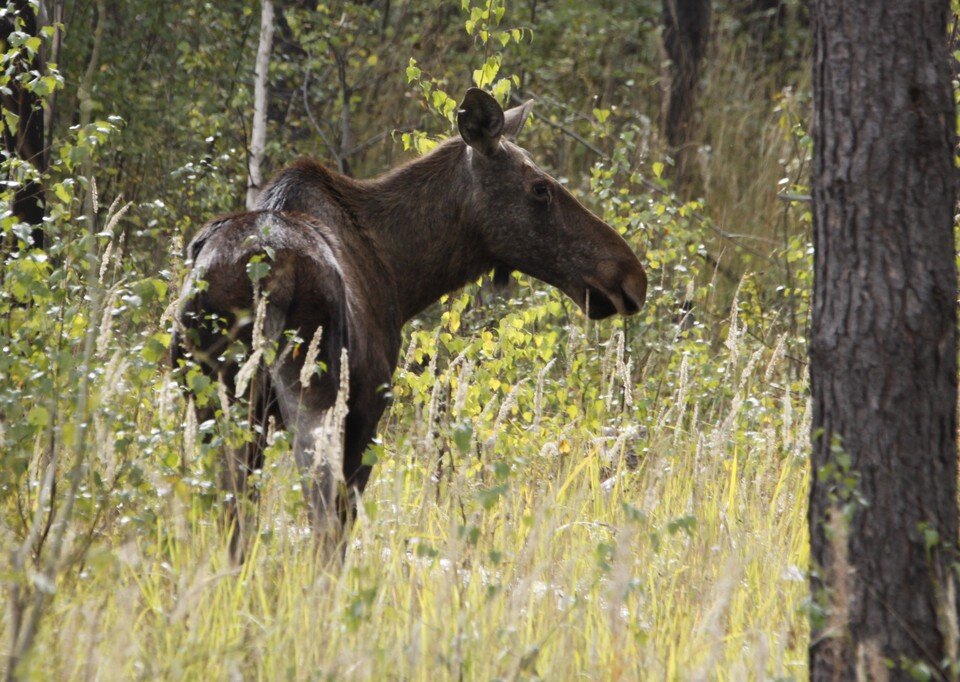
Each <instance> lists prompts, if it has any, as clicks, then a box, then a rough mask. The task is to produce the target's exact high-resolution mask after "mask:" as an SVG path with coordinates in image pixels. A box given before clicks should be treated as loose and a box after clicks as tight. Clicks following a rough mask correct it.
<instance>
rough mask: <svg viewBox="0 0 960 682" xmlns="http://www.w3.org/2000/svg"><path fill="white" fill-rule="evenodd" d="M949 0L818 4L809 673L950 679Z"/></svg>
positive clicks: (953, 364)
mask: <svg viewBox="0 0 960 682" xmlns="http://www.w3.org/2000/svg"><path fill="white" fill-rule="evenodd" d="M948 9H949V2H948V0H814V2H813V6H812V11H813V29H814V39H815V49H814V71H813V76H814V79H813V83H814V121H813V133H814V165H813V214H814V246H815V250H816V255H815V265H814V267H815V281H814V301H813V321H812V331H811V339H810V378H811V388H812V393H813V432H812V445H813V452H812V462H811V464H812V467H813V473H814V475H813V477H812V481H813V483H812V489H811V493H810V513H809V514H810V515H809V523H810V539H811V548H812V559H813V566H812V571H811V587H812V589H813V596H814V599H815V600H816V601H817V602H818V603H819V604H820V606H821V607H822V608H823V609H824V610H823V612H822V613H821V614H820V615H819V616H818V615H817V614H815V615H814V620H813V633H812V638H811V645H810V677H811V679H813V680H853V679H875V678H876V677H878V676H880V677H885V676H889V677H890V678H891V679H909V678H910V675H909V673H910V670H911V668H913V670H914V671H916V669H917V668H916V666H925V667H926V669H927V670H928V671H929V672H930V674H931V675H932V677H933V678H934V679H947V678H951V679H953V678H955V677H956V673H955V672H951V671H948V670H945V669H944V668H943V667H942V661H944V659H952V660H953V661H954V662H956V660H957V651H956V646H957V625H956V623H957V621H956V614H957V601H956V596H955V589H956V588H955V576H954V565H953V563H954V561H955V560H956V545H957V513H958V510H957V484H956V481H957V439H956V427H957V419H956V415H957V334H956V326H957V314H956V305H957V273H956V269H955V264H954V234H953V209H954V206H955V200H956V169H955V167H954V160H953V150H954V143H955V121H956V119H955V111H954V102H953V94H952V92H951V83H950V78H951V72H950V59H949V54H948V51H947V33H946V30H947V12H948ZM887 665H890V666H892V667H891V669H890V670H888V671H886V672H884V671H885V668H886V666H887Z"/></svg>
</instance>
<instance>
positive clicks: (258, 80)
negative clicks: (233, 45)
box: [247, 0, 273, 211]
mask: <svg viewBox="0 0 960 682" xmlns="http://www.w3.org/2000/svg"><path fill="white" fill-rule="evenodd" d="M272 50H273V0H262V3H261V12H260V42H259V45H258V46H257V62H256V71H255V72H254V83H253V128H252V130H251V132H250V164H249V169H250V170H249V173H250V177H249V179H248V180H247V210H251V211H252V210H253V209H254V208H256V205H257V197H258V196H259V195H260V190H261V189H262V187H263V170H262V168H261V166H262V165H263V155H264V147H265V146H266V142H267V98H268V94H269V91H268V87H269V86H268V81H267V76H268V73H269V71H270V52H271V51H272Z"/></svg>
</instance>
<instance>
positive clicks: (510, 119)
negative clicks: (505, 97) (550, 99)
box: [503, 99, 533, 140]
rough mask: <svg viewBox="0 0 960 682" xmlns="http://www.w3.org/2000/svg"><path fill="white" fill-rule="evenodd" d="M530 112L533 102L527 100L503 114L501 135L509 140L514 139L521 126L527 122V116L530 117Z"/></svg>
mask: <svg viewBox="0 0 960 682" xmlns="http://www.w3.org/2000/svg"><path fill="white" fill-rule="evenodd" d="M532 110H533V100H532V99H528V100H527V101H526V102H524V103H523V104H521V105H520V106H516V107H513V108H512V109H507V110H506V111H505V112H503V118H504V124H503V134H504V135H506V136H507V137H508V138H510V139H511V140H512V139H514V138H515V137H516V136H517V134H518V133H519V132H520V129H521V128H523V124H524V123H526V122H527V116H529V115H530V112H531V111H532Z"/></svg>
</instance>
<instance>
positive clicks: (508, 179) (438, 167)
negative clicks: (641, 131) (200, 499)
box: [177, 89, 646, 546]
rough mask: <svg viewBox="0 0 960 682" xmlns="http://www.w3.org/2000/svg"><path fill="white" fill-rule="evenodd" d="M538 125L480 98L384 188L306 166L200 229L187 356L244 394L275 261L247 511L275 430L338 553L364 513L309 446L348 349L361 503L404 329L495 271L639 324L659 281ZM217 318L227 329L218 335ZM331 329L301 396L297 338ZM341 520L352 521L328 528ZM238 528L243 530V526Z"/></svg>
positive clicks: (235, 484)
mask: <svg viewBox="0 0 960 682" xmlns="http://www.w3.org/2000/svg"><path fill="white" fill-rule="evenodd" d="M491 102H493V105H492V106H491V104H490V103H491ZM494 107H495V108H494ZM528 110H529V103H528V104H527V105H524V106H522V107H517V108H515V109H511V110H510V111H508V112H505V113H504V112H503V111H502V110H501V109H500V108H499V105H496V102H495V101H493V100H492V98H490V97H489V95H486V94H485V93H482V92H480V91H477V90H473V89H472V90H471V91H469V92H468V94H467V97H466V98H465V100H464V103H463V104H462V105H461V110H460V117H459V124H460V130H461V136H460V137H457V138H452V139H450V140H447V141H446V142H444V143H443V144H441V145H439V146H438V148H437V149H435V150H434V151H433V152H431V153H430V154H428V155H426V156H424V157H422V158H420V159H417V160H414V161H412V162H410V163H408V164H406V165H403V166H400V167H398V168H395V169H393V170H391V171H389V172H388V173H386V174H384V175H382V176H380V177H378V178H376V179H373V180H354V179H351V178H348V177H345V176H342V175H339V174H337V173H334V172H332V171H330V170H328V169H327V168H325V167H323V166H321V165H319V164H317V163H315V162H313V161H298V162H296V163H294V164H293V165H292V166H290V167H289V168H287V169H286V170H284V171H281V172H280V174H279V175H277V177H276V178H275V179H274V180H273V182H272V183H271V185H270V186H269V187H268V188H267V189H266V190H265V191H264V193H263V195H262V196H261V198H260V201H259V207H260V210H257V211H252V212H248V213H240V214H237V215H233V216H229V217H226V218H222V219H219V220H216V221H213V222H211V223H208V224H207V225H206V226H204V227H203V228H202V229H201V231H200V232H199V234H198V235H197V236H196V238H195V239H194V240H193V242H192V243H191V244H190V246H189V248H188V257H189V259H190V260H192V270H191V272H190V274H189V275H188V278H187V282H186V283H185V290H188V291H189V290H197V291H196V293H195V294H194V295H193V296H191V297H189V298H188V299H187V300H186V301H185V303H184V305H183V306H182V308H181V311H180V314H179V321H180V326H181V328H182V332H181V333H180V334H179V336H178V341H177V344H178V347H180V351H179V354H180V357H183V356H186V355H192V356H193V357H194V359H195V360H197V361H199V362H200V363H201V365H202V366H203V367H204V369H205V371H207V372H208V373H209V374H211V375H212V376H216V377H218V378H220V379H221V380H223V381H224V382H225V383H226V384H227V385H228V386H229V387H231V389H232V387H233V381H234V379H235V376H236V372H237V367H238V362H239V361H242V358H239V359H238V358H235V357H233V356H232V354H231V352H229V351H230V344H231V343H234V342H235V341H236V340H240V341H242V342H243V343H244V344H245V346H246V347H247V348H249V347H250V341H251V328H252V325H251V321H252V315H253V312H252V311H253V308H254V288H253V285H252V284H251V281H250V278H249V277H248V275H247V270H246V266H247V263H248V262H249V260H250V258H251V257H253V256H255V255H258V254H264V253H271V254H272V259H270V261H269V262H270V266H271V269H270V273H269V275H268V276H267V277H266V278H265V279H264V281H263V289H264V291H265V292H267V294H268V301H269V303H268V305H267V314H266V318H265V325H264V333H265V336H266V337H267V338H269V339H274V340H276V341H277V343H278V344H279V347H280V352H279V354H278V360H277V361H276V362H274V363H273V364H271V365H270V366H269V367H262V368H261V370H260V371H259V372H258V375H257V377H256V379H255V386H254V389H253V394H252V395H253V397H254V400H253V401H252V403H251V409H250V426H251V427H252V428H254V429H255V432H257V428H258V427H259V432H258V435H257V436H256V437H255V438H254V442H253V443H250V444H248V445H247V446H246V447H244V448H243V449H241V450H240V451H236V452H233V453H232V457H231V458H230V459H229V461H230V466H228V467H227V474H226V476H225V479H226V480H225V484H226V485H227V486H228V487H229V490H231V491H232V492H233V495H234V499H237V498H242V497H244V496H245V495H247V494H248V493H247V484H246V475H247V473H249V472H250V471H253V470H255V469H257V468H259V467H260V466H262V458H263V454H262V450H263V439H264V437H263V433H262V432H263V431H265V430H266V426H265V424H266V421H267V419H268V417H270V416H273V417H274V418H275V419H276V420H277V421H278V423H279V424H281V425H285V426H286V427H287V428H288V429H290V430H291V431H292V432H293V435H294V452H295V456H296V458H297V463H298V465H299V466H300V468H301V471H302V472H303V476H304V479H305V481H304V482H305V490H306V497H307V502H308V505H309V507H310V509H311V514H312V518H313V522H314V524H315V526H317V527H318V528H317V529H318V530H320V528H321V527H323V526H324V525H326V527H327V528H328V529H330V531H331V532H330V535H332V536H333V537H335V538H339V537H340V531H341V530H342V525H343V522H344V521H345V520H346V519H347V518H348V517H349V511H350V509H351V508H352V507H351V505H352V504H353V501H352V498H351V497H350V496H348V495H344V491H343V490H341V491H339V493H337V492H336V491H333V492H331V489H330V488H329V482H330V481H331V480H333V479H334V478H336V477H335V476H333V473H335V472H330V471H322V470H321V471H317V470H316V468H315V467H312V463H313V455H312V448H313V441H312V435H311V434H312V432H313V429H314V428H315V427H316V426H317V425H318V424H319V423H320V421H321V420H322V419H323V416H324V414H325V413H326V412H327V411H328V410H329V409H330V408H331V406H332V405H333V404H334V401H335V399H336V394H337V390H338V389H337V387H338V383H339V378H340V367H339V360H340V351H341V348H346V349H347V351H348V357H349V401H348V404H347V405H348V409H349V413H348V416H347V418H346V430H345V437H344V451H343V472H342V473H343V478H344V480H345V481H346V485H347V487H348V489H349V490H350V491H351V495H354V494H359V493H360V492H361V491H362V490H363V488H364V486H365V485H366V482H367V479H368V477H369V475H370V467H369V466H366V465H364V464H363V463H362V456H363V452H364V450H365V449H366V447H367V445H369V443H370V442H371V440H372V439H373V437H374V436H375V434H376V428H377V423H378V421H379V419H380V416H381V414H382V413H383V410H384V408H385V407H386V405H387V396H388V388H389V385H390V381H391V378H392V375H393V371H394V369H395V367H396V364H397V359H398V353H399V349H400V340H401V328H402V326H403V324H404V323H405V322H406V321H407V320H409V319H410V318H411V317H413V316H414V315H416V314H417V313H419V312H420V311H422V310H423V309H424V308H425V307H427V306H428V305H430V304H431V303H433V302H434V301H436V300H437V299H438V298H439V297H440V296H442V295H443V294H444V293H447V292H450V291H453V290H455V289H458V288H460V287H461V286H463V285H464V284H466V283H467V282H470V281H472V280H474V279H476V278H477V277H478V276H480V275H481V274H483V273H484V272H487V271H489V270H490V269H492V268H498V269H500V270H520V271H522V272H525V273H527V274H529V275H531V276H533V277H536V278H539V279H541V280H543V281H545V282H547V283H549V284H552V285H554V286H556V287H558V288H560V289H561V290H562V291H564V292H565V293H567V294H568V295H569V296H571V297H572V298H573V299H574V300H575V301H576V302H577V303H578V304H580V305H581V306H582V307H585V308H587V309H588V312H589V314H590V316H591V317H594V318H602V317H606V316H608V315H612V314H614V313H616V312H619V313H623V314H632V313H634V312H636V311H637V310H638V309H639V308H640V306H641V305H642V303H643V300H644V297H645V294H646V275H645V274H644V271H643V268H642V267H641V265H640V262H639V261H638V260H637V258H636V256H635V255H634V254H633V252H632V251H631V250H630V248H629V247H628V246H627V244H626V242H624V240H623V239H622V238H621V237H620V235H618V234H617V233H616V231H614V230H613V229H612V228H610V227H609V226H608V225H606V224H605V223H604V222H603V221H601V220H600V219H599V218H597V217H596V216H595V215H593V214H592V213H590V211H588V210H587V209H586V208H584V207H583V206H582V205H581V204H580V203H579V202H578V201H577V200H576V199H575V198H574V197H573V196H572V195H571V194H570V193H569V192H567V191H566V190H565V189H564V188H563V187H562V186H561V185H560V184H559V183H558V182H556V181H555V180H554V179H552V178H550V177H549V176H548V175H546V174H545V173H544V172H543V171H542V170H540V169H539V168H537V167H536V166H535V165H534V164H533V163H532V162H531V161H530V160H529V155H528V154H527V153H526V152H525V151H524V150H522V149H521V148H519V147H517V146H516V145H515V144H514V143H513V142H512V141H511V138H513V136H514V135H515V134H516V133H517V131H518V130H519V128H520V127H521V125H522V123H523V120H524V118H525V117H526V114H527V111H528ZM498 114H499V117H498ZM200 280H203V281H204V282H206V285H205V286H202V285H200V284H199V282H200ZM588 297H589V301H588ZM211 316H216V317H218V318H220V319H221V320H222V323H221V324H220V327H219V329H217V328H215V326H216V325H214V324H212V323H211V321H210V317H211ZM318 326H319V327H322V328H323V335H322V343H321V350H320V357H319V359H320V360H321V361H322V362H324V363H325V364H326V365H327V368H328V371H327V372H326V373H325V374H323V375H322V376H321V377H319V378H315V379H314V380H313V381H312V382H311V384H310V386H309V387H308V388H306V389H302V387H301V386H300V382H299V374H300V368H301V363H302V362H303V357H304V353H303V349H302V348H301V350H300V352H299V353H294V352H292V350H291V349H290V348H289V341H288V340H287V336H286V334H287V333H289V332H296V334H297V335H298V336H299V337H300V338H302V339H303V340H304V342H303V347H305V346H306V343H307V342H309V340H310V339H311V338H312V337H313V334H314V332H315V330H316V329H317V327H318ZM224 332H225V333H224ZM205 416H207V417H209V415H205ZM333 498H336V502H335V501H334V499H333ZM334 508H336V509H337V510H339V514H336V517H337V518H339V521H334V522H333V523H331V521H330V518H331V517H330V512H331V510H332V509H334ZM234 515H235V512H234ZM236 520H237V522H238V523H239V524H240V525H241V526H242V525H243V518H242V515H241V516H240V517H237V519H236ZM331 525H332V526H333V528H332V529H331V528H330V526H331ZM241 530H242V529H241ZM238 546H239V545H238Z"/></svg>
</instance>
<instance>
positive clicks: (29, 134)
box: [0, 0, 46, 249]
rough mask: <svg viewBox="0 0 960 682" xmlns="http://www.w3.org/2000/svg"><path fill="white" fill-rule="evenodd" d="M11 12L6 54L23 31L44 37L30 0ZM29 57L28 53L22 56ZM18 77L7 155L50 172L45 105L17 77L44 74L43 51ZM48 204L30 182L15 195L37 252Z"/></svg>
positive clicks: (8, 103)
mask: <svg viewBox="0 0 960 682" xmlns="http://www.w3.org/2000/svg"><path fill="white" fill-rule="evenodd" d="M10 5H11V7H8V10H7V11H10V9H12V10H13V12H12V13H11V14H8V15H7V16H5V17H4V18H3V19H2V20H0V45H2V46H3V50H4V51H6V50H8V49H9V46H10V35H11V33H12V32H13V31H21V32H23V33H26V34H27V35H29V36H39V35H40V21H39V20H38V18H37V14H36V12H34V10H33V7H31V5H30V2H29V1H28V0H15V1H14V2H11V3H10ZM22 54H23V55H26V52H25V51H24V52H23V53H22ZM14 68H15V70H16V74H15V75H14V77H13V78H11V79H10V81H9V84H8V86H7V88H8V92H6V93H4V94H3V95H2V96H0V97H2V104H3V108H4V109H6V110H7V111H11V112H13V113H14V114H16V115H17V117H18V120H17V123H16V124H15V126H14V127H15V129H13V130H12V129H11V128H10V127H9V125H8V124H7V123H5V124H4V125H3V146H4V149H5V150H6V152H7V154H9V155H11V156H13V157H16V158H18V159H20V160H21V161H25V162H27V163H29V164H30V165H32V166H33V167H34V168H35V169H36V170H37V171H38V172H41V173H42V172H43V171H44V170H45V169H46V153H45V149H44V142H43V139H44V138H43V103H42V102H41V100H40V99H39V98H38V97H37V96H36V95H35V94H34V93H33V92H31V91H30V90H28V89H27V88H25V87H23V85H22V84H21V83H20V82H19V81H18V80H17V75H19V74H25V73H27V72H29V71H36V72H38V73H42V71H43V60H42V58H41V56H40V52H39V50H38V51H37V52H36V54H35V55H34V56H33V57H32V58H27V57H26V56H21V57H18V58H17V60H16V63H15V67H14ZM45 206H46V202H45V199H44V195H43V187H42V186H41V185H40V183H39V182H36V181H33V180H28V181H27V182H24V183H22V185H21V186H20V187H18V188H17V190H16V191H15V193H14V198H13V213H14V215H16V216H17V218H18V219H19V220H20V222H24V223H27V224H29V225H32V226H33V229H32V230H31V232H30V236H31V237H32V239H33V245H34V247H36V248H41V249H42V248H43V246H44V236H43V214H44V211H45Z"/></svg>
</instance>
